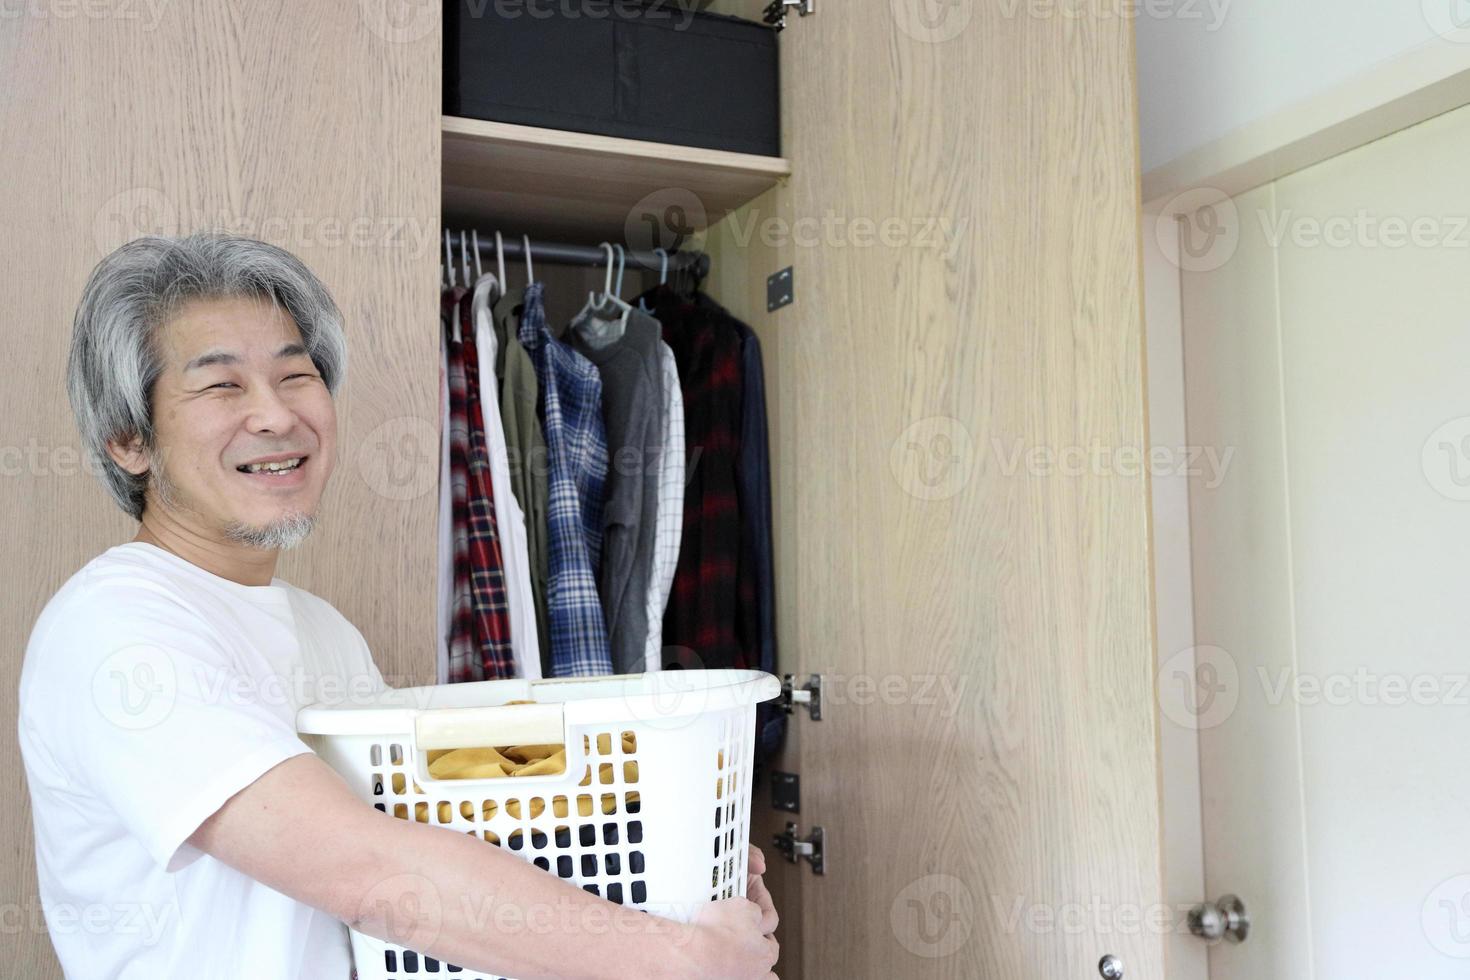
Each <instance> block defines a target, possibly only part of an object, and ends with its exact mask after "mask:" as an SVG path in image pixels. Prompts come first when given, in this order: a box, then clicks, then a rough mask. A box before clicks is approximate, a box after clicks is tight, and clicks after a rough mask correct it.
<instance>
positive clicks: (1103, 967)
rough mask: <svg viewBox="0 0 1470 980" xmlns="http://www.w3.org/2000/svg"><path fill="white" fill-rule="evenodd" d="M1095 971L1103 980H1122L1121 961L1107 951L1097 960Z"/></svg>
mask: <svg viewBox="0 0 1470 980" xmlns="http://www.w3.org/2000/svg"><path fill="white" fill-rule="evenodd" d="M1097 972H1098V973H1099V974H1100V975H1101V976H1102V977H1103V980H1123V961H1122V960H1120V959H1118V958H1117V957H1116V956H1114V955H1113V954H1112V953H1109V954H1108V955H1107V956H1104V957H1103V958H1102V959H1101V960H1099V961H1098V964H1097Z"/></svg>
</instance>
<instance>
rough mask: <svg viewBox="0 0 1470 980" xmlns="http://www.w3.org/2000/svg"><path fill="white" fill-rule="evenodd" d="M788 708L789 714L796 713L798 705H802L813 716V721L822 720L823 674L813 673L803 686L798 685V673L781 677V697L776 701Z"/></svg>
mask: <svg viewBox="0 0 1470 980" xmlns="http://www.w3.org/2000/svg"><path fill="white" fill-rule="evenodd" d="M776 703H777V704H778V705H780V706H781V707H782V708H785V709H786V713H787V714H788V715H794V714H796V706H797V705H798V704H799V705H802V706H804V707H805V708H806V710H807V713H809V714H810V715H811V716H812V721H821V720H822V675H821V674H812V675H811V677H810V679H808V680H807V682H806V683H805V684H803V685H802V686H801V687H797V686H796V675H795V674H786V675H785V676H783V677H782V678H781V697H780V698H779V699H778V700H777V701H776Z"/></svg>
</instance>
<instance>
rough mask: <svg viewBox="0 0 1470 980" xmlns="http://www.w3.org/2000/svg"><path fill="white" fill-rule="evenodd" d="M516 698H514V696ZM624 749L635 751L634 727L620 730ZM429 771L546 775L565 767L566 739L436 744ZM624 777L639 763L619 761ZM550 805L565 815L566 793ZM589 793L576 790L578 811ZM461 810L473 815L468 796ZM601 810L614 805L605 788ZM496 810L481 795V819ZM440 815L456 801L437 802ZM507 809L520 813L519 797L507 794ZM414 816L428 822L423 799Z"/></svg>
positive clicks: (587, 805) (541, 807)
mask: <svg viewBox="0 0 1470 980" xmlns="http://www.w3.org/2000/svg"><path fill="white" fill-rule="evenodd" d="M512 703H517V702H512ZM622 749H623V754H624V755H625V756H631V755H633V754H634V752H635V751H637V741H636V739H635V737H634V735H633V733H632V732H625V733H624V734H623V736H622ZM428 758H429V775H430V776H432V777H433V778H435V779H501V778H507V777H514V776H550V775H556V774H557V773H562V772H566V768H567V750H566V746H565V745H560V744H551V745H511V746H503V747H496V748H492V747H490V746H473V747H467V748H461V749H434V750H431V751H430V752H429V754H428ZM598 771H599V780H600V781H601V782H602V783H611V782H612V776H611V773H612V763H610V762H604V763H602V764H601V765H600V766H599V767H598ZM623 778H624V780H625V781H626V782H629V783H636V782H637V781H638V763H636V762H633V761H628V762H625V763H624V764H623ZM577 785H578V786H591V785H592V767H591V766H590V765H589V766H587V767H586V772H585V773H584V774H583V776H582V780H581V782H579V783H578V784H577ZM413 789H414V792H415V793H419V794H422V793H423V788H422V787H420V786H419V785H418V783H414V785H413ZM626 800H627V802H628V803H630V804H636V803H637V801H638V793H637V792H636V791H634V792H630V793H628V794H627V796H626ZM553 807H554V809H555V810H556V812H555V815H556V816H558V817H565V816H568V814H567V813H566V812H563V811H565V810H566V800H565V798H560V799H554V800H553ZM592 808H593V799H592V796H591V795H590V794H585V793H584V794H579V795H578V796H577V814H578V816H583V817H590V816H592ZM459 809H460V812H461V814H462V815H463V816H464V817H465V819H467V820H472V819H474V814H475V809H474V804H473V803H471V802H469V801H468V800H466V801H464V802H462V803H460V804H459ZM600 809H601V810H602V812H603V814H605V815H606V814H612V813H615V812H616V811H617V801H616V799H615V798H614V797H613V796H611V795H606V794H604V795H603V797H602V803H601V806H600ZM498 810H499V804H498V803H497V802H496V801H494V800H485V801H484V802H483V803H482V804H481V819H482V820H487V821H488V820H489V819H490V818H492V817H494V816H495V814H496V812H498ZM437 811H438V819H439V822H440V823H449V822H450V819H451V817H452V815H453V813H454V806H453V804H451V803H450V802H448V801H447V800H446V801H443V802H441V803H440V804H439V806H438V808H437ZM545 811H546V803H545V801H544V800H543V799H541V798H540V797H536V798H533V799H532V800H531V817H532V819H534V818H536V817H539V816H541V814H542V813H544V812H545ZM505 812H506V813H508V814H510V815H511V817H512V818H514V819H516V820H519V819H521V801H520V800H507V801H506V803H505ZM414 819H416V820H417V821H418V822H419V823H428V822H429V807H428V804H426V803H420V804H417V805H416V806H415V807H414Z"/></svg>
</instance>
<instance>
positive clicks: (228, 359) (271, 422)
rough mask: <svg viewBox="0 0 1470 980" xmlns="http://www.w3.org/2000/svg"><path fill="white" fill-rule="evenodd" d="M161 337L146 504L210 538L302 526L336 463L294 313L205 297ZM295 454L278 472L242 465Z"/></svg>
mask: <svg viewBox="0 0 1470 980" xmlns="http://www.w3.org/2000/svg"><path fill="white" fill-rule="evenodd" d="M158 339H159V349H160V353H161V355H162V357H163V371H162V373H161V374H160V376H159V378H158V381H157V383H156V385H155V386H154V389H153V425H154V431H155V433H156V444H155V450H154V459H153V465H154V466H155V467H157V466H159V465H161V467H162V474H161V476H162V480H161V481H160V480H159V475H160V474H157V473H155V477H154V483H153V488H154V490H155V495H154V498H153V504H156V505H157V506H161V507H163V508H164V509H165V510H167V511H168V512H169V516H170V518H171V519H173V520H176V521H178V522H180V523H182V524H184V525H185V526H187V527H189V528H190V529H191V530H194V531H196V532H197V533H201V534H203V535H204V536H206V537H208V538H214V539H217V538H228V539H232V540H236V541H245V542H251V541H253V540H255V539H256V538H259V535H260V534H261V532H263V531H265V530H266V529H270V528H273V527H279V526H291V525H292V524H293V523H294V524H295V525H296V526H297V527H302V526H304V527H305V528H308V529H309V527H310V522H311V518H313V517H314V516H315V514H316V509H317V505H318V503H319V502H320V501H321V496H322V491H323V490H324V489H325V488H326V485H327V478H328V477H329V476H330V475H331V472H332V467H333V465H334V462H335V456H336V449H337V415H336V410H335V408H334V406H333V404H332V397H331V395H330V393H329V392H328V391H327V386H326V382H325V381H323V380H322V377H321V374H320V373H319V372H318V371H317V368H316V365H315V364H313V363H312V360H311V358H310V357H308V356H307V354H306V352H305V350H304V349H302V347H301V333H300V331H299V330H297V328H296V324H295V322H294V321H293V320H292V319H291V317H290V315H289V314H288V313H286V312H285V311H284V310H278V309H275V308H273V307H272V306H271V304H270V303H269V302H268V301H264V300H259V299H255V298H231V299H214V300H201V301H196V302H192V303H189V304H188V305H186V306H184V307H183V308H182V309H180V311H179V313H178V315H177V316H175V317H174V318H173V320H171V321H170V322H169V323H168V324H166V325H165V326H164V327H163V328H162V329H161V331H160V335H159V338H158ZM296 459H299V460H300V462H299V463H297V464H296V466H295V468H294V469H291V470H289V471H283V472H278V473H270V472H264V471H263V470H264V467H258V466H252V465H249V464H259V463H264V462H270V463H272V464H273V465H290V463H291V461H292V460H296ZM246 469H248V470H251V472H247V471H246ZM160 482H161V483H162V487H161V488H160V486H159V484H160ZM160 491H161V492H160ZM301 533H303V534H304V531H302V532H301ZM272 540H274V539H272V538H270V537H269V536H267V537H265V538H260V541H261V542H262V543H261V544H260V545H259V546H263V547H269V546H270V545H269V544H266V543H263V542H269V541H272ZM287 540H290V539H289V536H288V538H287ZM276 546H281V545H280V544H279V543H277V544H276Z"/></svg>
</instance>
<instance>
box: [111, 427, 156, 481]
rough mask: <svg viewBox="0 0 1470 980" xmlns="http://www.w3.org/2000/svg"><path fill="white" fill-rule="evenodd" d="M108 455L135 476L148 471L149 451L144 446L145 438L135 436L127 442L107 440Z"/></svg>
mask: <svg viewBox="0 0 1470 980" xmlns="http://www.w3.org/2000/svg"><path fill="white" fill-rule="evenodd" d="M107 455H109V456H111V457H112V461H113V462H114V463H116V464H117V465H118V466H121V467H122V468H123V469H125V470H127V471H128V472H129V473H131V474H133V475H134V476H141V475H143V474H144V473H147V472H148V451H147V450H146V449H144V448H143V438H142V437H141V436H133V437H132V438H131V439H129V440H128V441H127V442H119V441H118V440H116V439H109V440H107Z"/></svg>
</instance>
